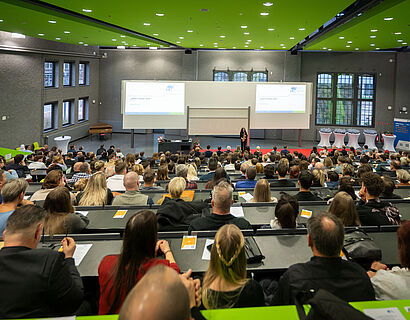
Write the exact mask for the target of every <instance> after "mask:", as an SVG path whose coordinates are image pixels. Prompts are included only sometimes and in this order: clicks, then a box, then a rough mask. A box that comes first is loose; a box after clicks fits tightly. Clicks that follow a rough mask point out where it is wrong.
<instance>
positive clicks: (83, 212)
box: [76, 211, 88, 217]
mask: <svg viewBox="0 0 410 320" xmlns="http://www.w3.org/2000/svg"><path fill="white" fill-rule="evenodd" d="M76 212H78V213H81V214H82V215H83V216H85V217H86V216H87V214H88V211H76Z"/></svg>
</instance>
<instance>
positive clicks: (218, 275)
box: [202, 224, 247, 309]
mask: <svg viewBox="0 0 410 320" xmlns="http://www.w3.org/2000/svg"><path fill="white" fill-rule="evenodd" d="M244 246H245V239H244V237H243V234H242V232H241V230H239V228H238V227H237V226H235V225H233V224H226V225H224V226H222V227H221V228H219V230H218V232H217V233H216V235H215V242H214V244H213V245H212V249H211V261H210V263H209V268H208V270H207V271H206V273H205V276H204V280H203V289H202V303H203V304H204V306H205V308H206V309H215V308H217V307H218V301H217V299H218V295H215V294H213V291H210V290H209V288H210V286H211V284H213V283H214V286H218V283H220V280H223V281H224V282H226V283H228V284H230V285H233V286H243V285H244V284H245V283H246V281H247V279H246V255H245V248H244ZM233 304H234V302H233V301H228V305H226V306H223V307H225V308H229V307H232V305H233Z"/></svg>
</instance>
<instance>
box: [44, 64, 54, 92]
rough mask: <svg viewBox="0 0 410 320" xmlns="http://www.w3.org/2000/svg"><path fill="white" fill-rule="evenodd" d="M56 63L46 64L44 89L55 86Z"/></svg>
mask: <svg viewBox="0 0 410 320" xmlns="http://www.w3.org/2000/svg"><path fill="white" fill-rule="evenodd" d="M54 70H55V63H54V62H45V63H44V87H46V88H51V87H54V86H55V71H54Z"/></svg>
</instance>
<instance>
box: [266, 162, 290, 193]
mask: <svg viewBox="0 0 410 320" xmlns="http://www.w3.org/2000/svg"><path fill="white" fill-rule="evenodd" d="M288 171H289V167H288V166H287V165H286V164H285V163H279V164H278V165H277V167H276V173H277V174H278V179H277V180H273V181H271V182H270V184H271V187H273V188H277V187H283V188H294V187H295V183H294V182H292V181H289V180H288V179H286V175H287V173H288Z"/></svg>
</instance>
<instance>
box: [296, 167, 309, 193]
mask: <svg viewBox="0 0 410 320" xmlns="http://www.w3.org/2000/svg"><path fill="white" fill-rule="evenodd" d="M312 182H313V175H312V174H311V173H310V172H309V171H308V170H305V171H302V172H301V173H300V174H299V177H298V184H299V186H300V188H302V189H304V190H310V187H311V186H312Z"/></svg>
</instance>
